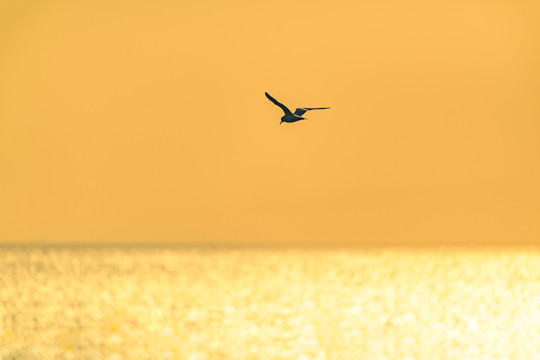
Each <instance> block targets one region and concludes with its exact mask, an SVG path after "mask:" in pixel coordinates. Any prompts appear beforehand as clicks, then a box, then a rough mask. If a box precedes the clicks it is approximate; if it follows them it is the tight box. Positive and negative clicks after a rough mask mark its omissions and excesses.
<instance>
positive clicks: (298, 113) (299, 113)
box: [294, 107, 330, 116]
mask: <svg viewBox="0 0 540 360" xmlns="http://www.w3.org/2000/svg"><path fill="white" fill-rule="evenodd" d="M324 109H330V108H329V107H323V108H297V109H296V110H295V111H294V115H298V116H302V115H304V113H305V112H306V111H309V110H324Z"/></svg>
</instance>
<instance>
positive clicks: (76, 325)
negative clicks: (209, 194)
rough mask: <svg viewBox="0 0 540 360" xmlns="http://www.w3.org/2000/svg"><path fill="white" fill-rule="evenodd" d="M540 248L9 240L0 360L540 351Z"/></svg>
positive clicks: (519, 355)
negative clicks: (13, 243)
mask: <svg viewBox="0 0 540 360" xmlns="http://www.w3.org/2000/svg"><path fill="white" fill-rule="evenodd" d="M539 358H540V252H539V251H538V250H537V249H509V248H505V249H502V248H501V249H468V250H466V249H404V248H378V249H323V248H319V249H307V250H306V249H285V248H281V249H271V248H220V249H212V248H165V247H163V248H144V247H141V248H133V247H132V248H120V247H116V248H113V247H110V248H105V247H101V248H99V247H96V248H91V247H82V248H74V247H72V248H70V247H65V248H61V247H49V248H37V247H35V248H32V247H21V248H15V247H4V248H0V359H2V360H4V359H17V360H20V359H193V360H211V359H234V360H242V359H253V360H255V359H298V360H307V359H321V360H322V359H336V360H338V359H339V360H345V359H355V360H358V359H360V360H361V359H366V360H367V359H369V360H377V359H403V360H412V359H430V360H432V359H460V360H461V359H527V360H530V359H539Z"/></svg>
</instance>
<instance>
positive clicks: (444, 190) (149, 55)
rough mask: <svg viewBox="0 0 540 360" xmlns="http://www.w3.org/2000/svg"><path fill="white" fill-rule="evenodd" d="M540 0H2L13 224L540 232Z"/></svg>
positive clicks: (6, 226) (3, 147)
mask: <svg viewBox="0 0 540 360" xmlns="http://www.w3.org/2000/svg"><path fill="white" fill-rule="evenodd" d="M539 4H540V3H538V2H537V1H523V0H516V1H509V0H507V1H505V0H490V1H487V0H485V1H484V0H467V1H460V0H457V1H423V0H407V1H399V0H382V1H358V0H351V1H347V0H343V1H313V0H312V1H303V0H294V1H281V0H278V1H274V2H256V1H247V0H232V1H227V2H225V1H216V0H207V1H189V2H188V1H163V0H156V1H144V0H133V1H121V0H109V1H101V0H93V1H86V0H80V1H67V0H50V1H37V0H36V1H31V0H25V1H15V0H7V1H2V2H0V243H12V244H19V243H168V242H170V243H189V244H199V243H220V244H227V243H239V244H306V245H308V244H369V245H377V244H395V245H411V244H412V245H414V244H423V245H441V244H458V245H478V244H540V185H539V184H540V45H539V44H540V5H539ZM265 91H267V92H269V93H270V94H271V95H272V96H274V97H275V98H276V99H277V100H279V101H281V102H283V103H284V104H285V105H287V106H289V107H290V108H292V109H294V108H296V107H324V106H330V107H331V109H330V110H324V111H311V112H308V113H306V116H307V117H308V120H305V121H300V122H297V123H294V124H281V125H280V123H279V121H280V118H281V116H282V115H283V113H282V112H281V110H280V109H279V108H278V107H276V106H275V105H273V104H272V103H271V102H270V101H268V99H266V97H265V96H264V92H265Z"/></svg>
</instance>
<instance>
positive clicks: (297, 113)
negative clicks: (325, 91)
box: [264, 92, 330, 124]
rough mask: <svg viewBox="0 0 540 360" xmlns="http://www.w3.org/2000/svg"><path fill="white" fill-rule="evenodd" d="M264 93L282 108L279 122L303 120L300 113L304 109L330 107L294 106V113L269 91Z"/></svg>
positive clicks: (302, 112)
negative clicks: (282, 113)
mask: <svg viewBox="0 0 540 360" xmlns="http://www.w3.org/2000/svg"><path fill="white" fill-rule="evenodd" d="M264 95H266V97H267V98H268V100H270V101H271V102H273V103H274V104H276V105H277V106H279V107H280V108H281V110H283V112H284V113H285V115H283V116H282V117H281V122H280V124H281V123H282V122H287V123H293V122H295V121H299V120H304V119H306V118H304V117H302V115H304V113H305V112H306V111H309V110H323V109H330V108H329V107H320V108H308V107H304V108H296V110H295V111H294V114H293V113H292V112H291V110H289V108H288V107H286V106H285V105H283V104H282V103H280V102H279V101H277V100H276V99H274V98H273V97H271V96H270V94H269V93H267V92H265V93H264Z"/></svg>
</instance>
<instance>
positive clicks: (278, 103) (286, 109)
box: [264, 92, 292, 115]
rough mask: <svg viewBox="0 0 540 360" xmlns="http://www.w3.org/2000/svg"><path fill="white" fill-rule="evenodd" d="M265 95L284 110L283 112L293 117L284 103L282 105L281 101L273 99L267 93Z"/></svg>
mask: <svg viewBox="0 0 540 360" xmlns="http://www.w3.org/2000/svg"><path fill="white" fill-rule="evenodd" d="M264 95H266V97H267V98H268V100H270V101H271V102H273V103H274V104H276V105H277V106H279V107H280V108H281V109H283V111H284V112H285V115H292V112H291V110H289V109H288V108H287V107H286V106H285V105H283V104H282V103H280V102H279V101H277V100H276V99H274V98H273V97H271V96H270V94H269V93H267V92H265V93H264Z"/></svg>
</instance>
